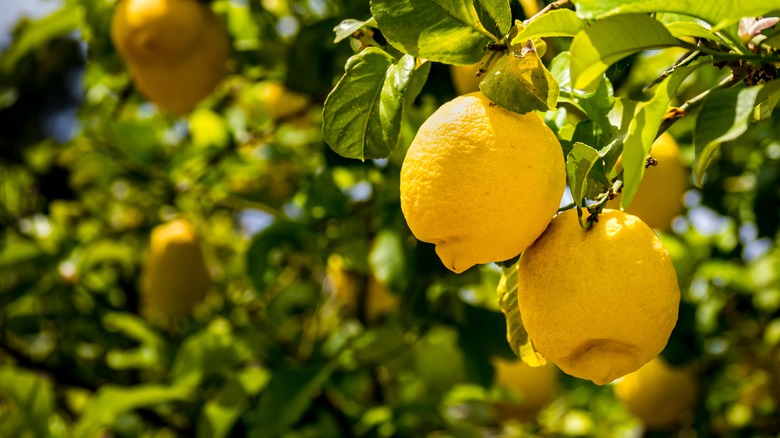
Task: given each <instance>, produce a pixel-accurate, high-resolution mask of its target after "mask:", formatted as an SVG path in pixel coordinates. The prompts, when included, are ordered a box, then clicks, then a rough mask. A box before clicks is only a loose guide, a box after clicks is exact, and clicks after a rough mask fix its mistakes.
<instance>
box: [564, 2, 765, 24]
mask: <svg viewBox="0 0 780 438" xmlns="http://www.w3.org/2000/svg"><path fill="white" fill-rule="evenodd" d="M776 10H780V0H762V1H745V0H716V1H700V0H579V1H578V2H577V12H578V13H579V14H580V15H582V16H585V17H586V18H594V17H601V16H605V15H613V14H628V13H656V12H675V13H678V14H683V15H689V16H692V17H696V18H700V19H702V20H704V21H706V22H708V23H710V24H712V25H713V30H714V31H718V30H721V29H723V28H725V27H726V26H728V25H730V24H733V23H735V22H737V21H739V19H740V18H742V17H759V16H764V15H766V14H767V13H769V12H772V11H776Z"/></svg>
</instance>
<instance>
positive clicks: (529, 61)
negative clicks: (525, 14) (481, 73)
mask: <svg viewBox="0 0 780 438" xmlns="http://www.w3.org/2000/svg"><path fill="white" fill-rule="evenodd" d="M479 88H480V89H481V90H482V93H483V94H484V95H485V97H487V98H488V99H490V100H491V101H492V102H494V103H496V104H498V105H500V106H502V107H504V108H506V109H508V110H509V111H514V112H516V113H519V114H525V113H528V112H531V111H535V110H536V111H547V110H554V109H555V105H556V103H557V102H558V92H559V88H558V83H557V82H556V81H555V78H554V77H553V75H552V74H551V73H550V72H549V71H548V70H547V68H545V66H544V64H542V60H541V59H540V58H539V55H538V54H537V53H536V51H535V50H530V51H528V52H527V53H525V55H524V56H522V57H520V56H515V55H514V54H510V55H507V56H502V57H501V58H500V59H499V60H498V61H496V63H495V65H494V66H493V67H492V68H491V69H490V71H489V72H488V74H487V75H486V76H485V79H483V80H482V82H481V83H480V84H479Z"/></svg>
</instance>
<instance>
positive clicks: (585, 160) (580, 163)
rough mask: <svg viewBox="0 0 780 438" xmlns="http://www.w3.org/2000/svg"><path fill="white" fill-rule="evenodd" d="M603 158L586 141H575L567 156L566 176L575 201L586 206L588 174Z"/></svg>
mask: <svg viewBox="0 0 780 438" xmlns="http://www.w3.org/2000/svg"><path fill="white" fill-rule="evenodd" d="M600 160H601V156H600V155H599V153H598V151H596V150H595V149H593V148H592V147H590V146H588V145H586V144H585V143H581V142H576V143H574V145H573V147H572V150H571V152H569V155H567V156H566V177H567V180H568V182H569V188H570V189H571V195H572V198H574V202H575V203H576V204H577V205H578V206H580V207H585V202H584V197H585V193H587V190H588V174H589V173H590V170H591V169H592V168H593V166H595V165H596V163H597V162H599V161H600Z"/></svg>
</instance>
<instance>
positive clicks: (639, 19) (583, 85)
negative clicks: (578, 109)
mask: <svg viewBox="0 0 780 438" xmlns="http://www.w3.org/2000/svg"><path fill="white" fill-rule="evenodd" d="M679 44H680V42H679V41H678V40H677V39H676V38H674V37H673V36H672V34H670V33H669V31H668V30H666V28H665V27H664V25H663V24H661V23H659V22H658V21H657V20H655V19H654V18H652V17H650V16H647V15H640V14H630V15H618V16H614V17H608V18H605V19H604V20H601V21H597V22H596V23H594V24H593V25H592V26H591V27H589V28H587V29H584V30H582V31H580V32H579V33H578V34H577V36H575V37H574V40H573V41H572V43H571V79H572V82H573V84H574V88H577V89H589V88H592V87H593V86H594V85H595V82H596V81H597V80H598V79H599V78H600V77H601V75H602V74H603V73H604V72H605V71H607V68H608V67H609V66H610V65H612V64H613V63H614V62H616V61H618V60H620V59H622V58H624V57H626V56H628V55H630V54H632V53H635V52H639V51H641V50H647V49H655V48H660V47H670V46H675V45H679Z"/></svg>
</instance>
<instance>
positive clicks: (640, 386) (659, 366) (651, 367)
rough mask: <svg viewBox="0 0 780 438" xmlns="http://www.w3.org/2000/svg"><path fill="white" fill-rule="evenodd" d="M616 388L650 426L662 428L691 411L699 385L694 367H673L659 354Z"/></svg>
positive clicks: (630, 409) (673, 423) (621, 399)
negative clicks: (691, 369)
mask: <svg viewBox="0 0 780 438" xmlns="http://www.w3.org/2000/svg"><path fill="white" fill-rule="evenodd" d="M614 389H615V396H616V397H617V398H618V400H620V401H621V402H623V404H624V405H625V406H626V408H628V411H629V412H631V414H633V415H634V416H635V417H637V418H639V419H640V420H642V422H643V423H644V424H645V426H647V428H648V429H654V430H659V429H660V430H662V429H666V428H669V427H672V426H674V425H676V424H679V423H681V422H682V421H683V420H684V419H685V417H686V416H687V415H690V414H691V411H692V410H693V408H694V407H695V405H696V399H697V391H698V385H697V382H696V379H695V377H694V375H693V373H692V372H691V371H690V370H688V369H686V368H677V367H672V366H671V365H669V364H668V363H666V361H665V360H663V359H662V358H661V357H658V358H656V359H653V360H652V361H650V362H649V363H647V364H646V365H645V366H643V367H642V368H640V369H639V370H637V371H635V372H633V373H631V374H629V375H627V376H625V377H623V378H622V379H620V380H619V381H618V382H617V383H616V384H615V386H614Z"/></svg>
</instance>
